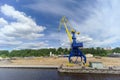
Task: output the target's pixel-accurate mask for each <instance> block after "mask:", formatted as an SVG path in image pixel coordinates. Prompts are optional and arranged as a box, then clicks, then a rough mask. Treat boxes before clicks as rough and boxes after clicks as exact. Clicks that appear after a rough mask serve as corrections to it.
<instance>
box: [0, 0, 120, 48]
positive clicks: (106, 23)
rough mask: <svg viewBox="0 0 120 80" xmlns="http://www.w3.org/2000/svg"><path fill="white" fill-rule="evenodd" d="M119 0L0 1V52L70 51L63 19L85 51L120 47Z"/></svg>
mask: <svg viewBox="0 0 120 80" xmlns="http://www.w3.org/2000/svg"><path fill="white" fill-rule="evenodd" d="M119 4H120V0H0V50H3V49H6V50H13V49H40V48H51V47H55V48H58V47H69V45H70V42H69V40H68V38H67V35H66V33H65V30H64V28H62V30H61V32H58V26H59V22H60V19H61V18H62V16H66V17H67V18H68V19H69V22H70V23H71V25H72V27H73V28H75V29H76V30H77V31H79V32H80V33H81V34H80V35H77V41H78V42H83V44H84V47H112V48H114V47H120V5H119Z"/></svg>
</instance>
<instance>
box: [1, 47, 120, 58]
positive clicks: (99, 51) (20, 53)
mask: <svg viewBox="0 0 120 80" xmlns="http://www.w3.org/2000/svg"><path fill="white" fill-rule="evenodd" d="M70 50H71V49H68V48H61V47H59V48H58V49H56V48H49V49H38V50H33V49H24V50H12V51H10V52H9V51H8V50H0V56H1V57H30V56H35V57H40V56H49V55H50V52H52V54H54V55H66V54H69V53H70ZM81 51H82V52H83V53H84V54H93V55H94V56H107V55H109V54H111V53H113V52H115V53H120V48H119V47H117V48H115V49H112V50H105V49H104V48H100V47H97V48H82V49H81Z"/></svg>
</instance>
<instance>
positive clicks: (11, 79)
mask: <svg viewBox="0 0 120 80" xmlns="http://www.w3.org/2000/svg"><path fill="white" fill-rule="evenodd" d="M0 80H120V75H105V74H104V75H101V74H64V73H59V72H57V70H56V69H1V68H0Z"/></svg>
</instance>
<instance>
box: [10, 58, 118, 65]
mask: <svg viewBox="0 0 120 80" xmlns="http://www.w3.org/2000/svg"><path fill="white" fill-rule="evenodd" d="M78 60H79V59H78ZM89 62H102V63H103V64H104V66H120V58H110V57H101V58H99V57H96V58H95V57H92V58H87V63H89ZM10 64H13V65H55V66H56V65H57V66H59V65H61V64H68V58H64V57H33V58H18V59H15V60H11V63H10Z"/></svg>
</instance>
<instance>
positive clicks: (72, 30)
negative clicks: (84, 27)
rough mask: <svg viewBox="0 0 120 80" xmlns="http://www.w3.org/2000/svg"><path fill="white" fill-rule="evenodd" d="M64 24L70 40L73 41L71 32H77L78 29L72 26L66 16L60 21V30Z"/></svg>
mask: <svg viewBox="0 0 120 80" xmlns="http://www.w3.org/2000/svg"><path fill="white" fill-rule="evenodd" d="M62 25H64V27H65V30H66V33H67V36H68V38H69V40H70V42H71V43H72V35H71V32H76V31H75V30H74V29H73V28H72V26H71V25H70V23H69V21H68V20H67V18H66V17H65V16H63V17H62V19H61V21H60V25H59V30H60V29H61V27H62ZM68 27H70V31H69V29H68ZM77 34H79V32H77Z"/></svg>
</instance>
